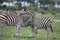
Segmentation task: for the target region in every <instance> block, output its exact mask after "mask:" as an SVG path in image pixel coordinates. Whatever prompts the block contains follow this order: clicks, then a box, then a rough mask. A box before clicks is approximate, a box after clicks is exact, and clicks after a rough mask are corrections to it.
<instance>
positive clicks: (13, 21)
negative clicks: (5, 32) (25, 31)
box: [0, 11, 22, 36]
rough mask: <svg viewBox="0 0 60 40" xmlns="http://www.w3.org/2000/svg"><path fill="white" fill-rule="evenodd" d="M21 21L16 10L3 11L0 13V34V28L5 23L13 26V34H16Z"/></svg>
mask: <svg viewBox="0 0 60 40" xmlns="http://www.w3.org/2000/svg"><path fill="white" fill-rule="evenodd" d="M21 21H22V20H21V18H20V17H19V16H18V14H17V13H16V12H13V11H3V12H2V13H0V36H1V35H2V28H3V26H4V25H5V24H6V25H8V26H10V25H12V26H15V27H16V32H15V34H14V36H16V35H18V32H19V28H20V24H21Z"/></svg>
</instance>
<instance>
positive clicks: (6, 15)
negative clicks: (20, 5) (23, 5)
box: [0, 11, 17, 25]
mask: <svg viewBox="0 0 60 40" xmlns="http://www.w3.org/2000/svg"><path fill="white" fill-rule="evenodd" d="M16 19H17V15H16V14H15V13H13V12H9V11H7V12H2V13H0V22H2V21H3V22H5V23H6V24H8V25H15V23H16V21H17V20H16Z"/></svg>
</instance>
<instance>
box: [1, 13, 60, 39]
mask: <svg viewBox="0 0 60 40" xmlns="http://www.w3.org/2000/svg"><path fill="white" fill-rule="evenodd" d="M43 16H49V17H50V18H52V19H53V18H54V17H53V15H51V14H47V15H43ZM52 26H53V30H54V31H53V32H50V38H49V39H50V40H60V22H55V21H54V22H53V23H52ZM30 31H31V28H30V27H23V28H22V31H21V33H22V36H21V37H20V36H18V37H13V35H14V32H15V27H14V26H4V27H3V36H1V37H0V40H47V39H46V31H45V30H44V29H40V32H39V37H36V38H29V34H30Z"/></svg>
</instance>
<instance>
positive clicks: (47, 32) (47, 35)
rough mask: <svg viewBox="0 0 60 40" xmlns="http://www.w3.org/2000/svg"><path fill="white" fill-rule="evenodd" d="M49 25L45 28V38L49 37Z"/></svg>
mask: <svg viewBox="0 0 60 40" xmlns="http://www.w3.org/2000/svg"><path fill="white" fill-rule="evenodd" d="M49 37H50V36H49V27H47V28H46V38H47V39H49Z"/></svg>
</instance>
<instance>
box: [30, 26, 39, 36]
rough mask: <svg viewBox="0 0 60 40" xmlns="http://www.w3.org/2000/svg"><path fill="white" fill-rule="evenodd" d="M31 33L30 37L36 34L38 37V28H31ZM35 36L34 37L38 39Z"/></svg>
mask: <svg viewBox="0 0 60 40" xmlns="http://www.w3.org/2000/svg"><path fill="white" fill-rule="evenodd" d="M31 29H32V30H31V33H30V37H33V35H34V34H35V35H36V36H37V33H38V31H37V28H36V27H31ZM35 35H34V37H36V36H35Z"/></svg>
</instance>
